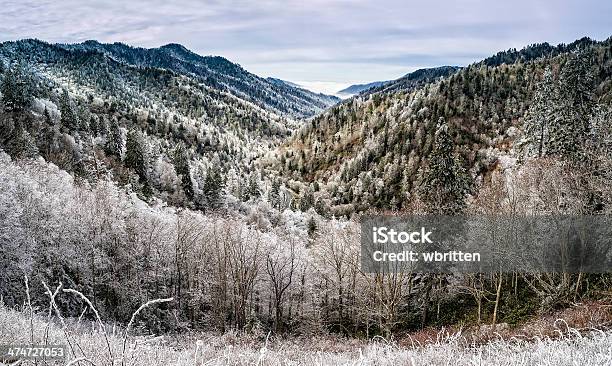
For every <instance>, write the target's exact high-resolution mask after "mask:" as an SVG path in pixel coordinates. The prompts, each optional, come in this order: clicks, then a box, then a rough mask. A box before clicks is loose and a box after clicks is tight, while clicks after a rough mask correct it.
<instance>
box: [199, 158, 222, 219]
mask: <svg viewBox="0 0 612 366" xmlns="http://www.w3.org/2000/svg"><path fill="white" fill-rule="evenodd" d="M224 187H225V182H224V179H223V177H222V176H221V173H220V172H219V170H218V167H215V166H213V167H210V168H208V171H207V172H206V178H205V179H204V185H203V187H202V193H203V195H204V197H203V198H204V202H205V204H206V207H207V208H209V209H212V210H216V209H218V208H220V207H221V206H222V204H223V199H222V194H223V188H224Z"/></svg>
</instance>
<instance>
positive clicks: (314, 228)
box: [306, 216, 317, 238]
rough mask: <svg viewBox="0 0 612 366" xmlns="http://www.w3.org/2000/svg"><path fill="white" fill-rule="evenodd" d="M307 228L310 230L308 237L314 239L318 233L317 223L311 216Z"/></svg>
mask: <svg viewBox="0 0 612 366" xmlns="http://www.w3.org/2000/svg"><path fill="white" fill-rule="evenodd" d="M306 226H307V230H308V236H309V237H310V238H314V236H315V234H316V233H317V222H316V221H315V219H314V217H312V216H311V217H310V218H309V219H308V222H307V223H306Z"/></svg>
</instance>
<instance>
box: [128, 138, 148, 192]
mask: <svg viewBox="0 0 612 366" xmlns="http://www.w3.org/2000/svg"><path fill="white" fill-rule="evenodd" d="M124 161H125V165H126V166H127V167H128V168H130V169H133V170H134V171H135V172H136V174H137V175H138V181H139V182H140V183H142V184H144V185H145V186H147V185H148V183H149V162H148V151H147V146H146V142H145V140H144V137H143V136H142V134H141V133H139V132H137V131H134V130H130V132H128V135H127V140H126V150H125V160H124Z"/></svg>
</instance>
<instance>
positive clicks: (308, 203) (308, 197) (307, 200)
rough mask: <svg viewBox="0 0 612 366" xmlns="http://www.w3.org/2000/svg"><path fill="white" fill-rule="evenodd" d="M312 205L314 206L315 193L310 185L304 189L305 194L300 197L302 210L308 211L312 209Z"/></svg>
mask: <svg viewBox="0 0 612 366" xmlns="http://www.w3.org/2000/svg"><path fill="white" fill-rule="evenodd" d="M312 206H314V193H313V192H312V189H310V187H309V188H307V189H306V190H305V191H304V194H303V195H302V197H301V198H300V211H302V212H306V211H308V210H310V208H311V207H312Z"/></svg>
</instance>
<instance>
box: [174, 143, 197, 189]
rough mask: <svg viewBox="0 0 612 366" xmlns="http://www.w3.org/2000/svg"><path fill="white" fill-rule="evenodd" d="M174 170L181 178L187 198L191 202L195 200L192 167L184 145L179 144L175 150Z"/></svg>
mask: <svg viewBox="0 0 612 366" xmlns="http://www.w3.org/2000/svg"><path fill="white" fill-rule="evenodd" d="M174 170H175V171H176V174H177V175H178V176H179V177H180V178H181V185H182V187H183V191H184V192H185V196H187V198H188V199H189V200H193V198H194V190H193V181H192V180H191V167H190V165H189V156H188V155H187V150H186V149H185V147H184V146H183V145H182V144H179V145H178V146H177V148H176V150H174Z"/></svg>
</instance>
